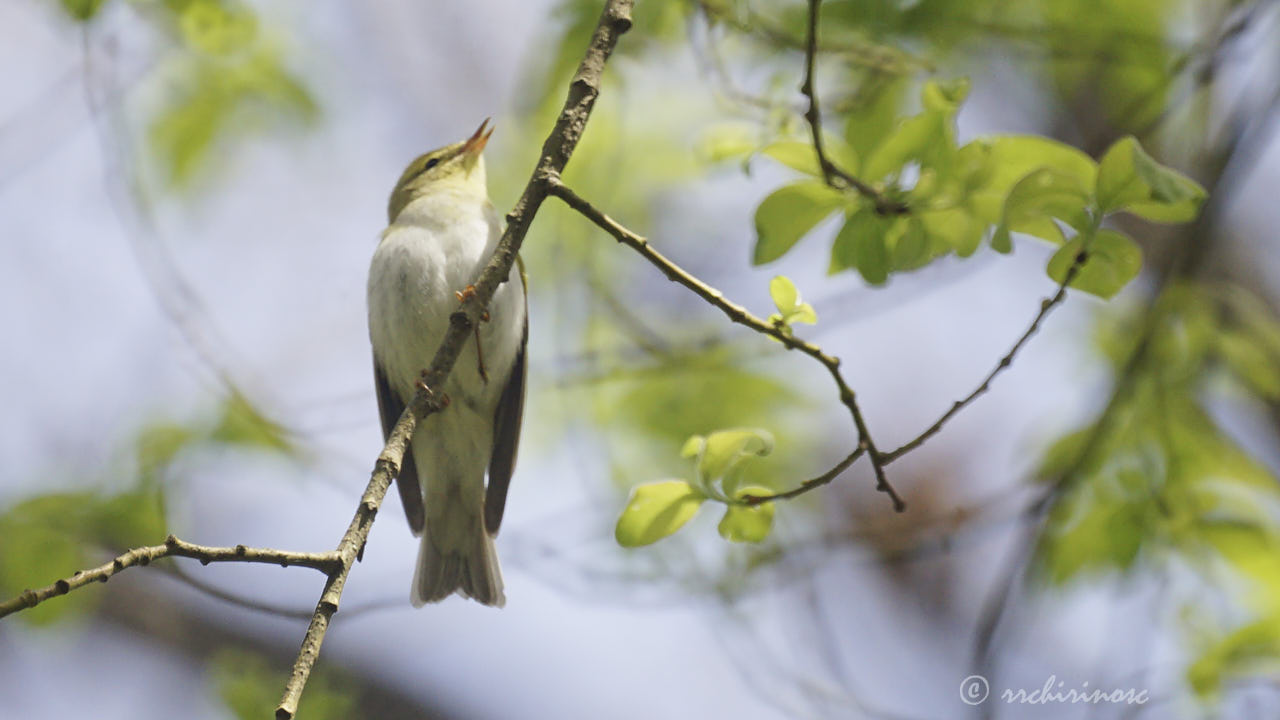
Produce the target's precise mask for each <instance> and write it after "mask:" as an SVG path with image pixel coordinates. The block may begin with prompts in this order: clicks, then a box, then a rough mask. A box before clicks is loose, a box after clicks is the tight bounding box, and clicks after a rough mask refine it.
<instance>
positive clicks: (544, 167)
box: [276, 0, 634, 720]
mask: <svg viewBox="0 0 1280 720" xmlns="http://www.w3.org/2000/svg"><path fill="white" fill-rule="evenodd" d="M633 4H634V3H633V0H609V2H607V3H606V4H605V7H604V11H603V12H602V13H601V15H600V20H599V21H598V23H597V24H596V29H595V32H594V33H593V34H592V36H591V44H590V46H589V47H588V48H587V52H586V55H585V56H584V57H583V59H582V63H581V64H580V65H579V66H578V71H577V72H576V73H575V74H574V76H573V80H572V82H571V83H570V85H569V93H568V97H567V98H566V99H565V103H564V107H563V108H562V109H561V111H560V116H559V117H558V118H557V119H556V124H555V127H554V128H553V129H552V131H551V133H550V134H549V135H548V136H547V140H546V142H544V143H543V145H542V153H541V155H540V156H539V160H538V164H537V166H536V167H535V168H534V171H533V176H532V177H531V178H530V179H529V183H528V184H527V185H526V186H525V189H524V192H523V193H522V194H521V196H520V199H519V201H517V202H516V205H515V208H514V209H512V211H511V212H510V213H508V214H507V229H506V231H505V232H504V233H503V235H502V239H501V240H499V242H498V246H497V248H495V249H494V252H493V257H491V258H490V259H489V262H488V264H486V265H485V267H484V270H483V271H482V272H481V273H480V277H479V279H478V280H476V282H475V293H474V294H472V295H470V296H469V297H467V298H466V299H465V300H464V301H463V303H462V305H461V306H460V307H459V309H458V310H457V311H456V312H454V313H453V315H452V316H450V318H449V332H448V333H447V334H446V335H445V337H444V340H443V341H442V342H441V343H440V349H439V350H437V351H436V354H435V357H434V358H433V359H432V361H431V365H430V366H429V367H428V368H427V370H426V372H424V373H423V384H422V385H421V386H420V387H419V390H418V393H417V394H416V395H415V396H414V398H413V400H412V401H411V402H410V403H409V406H408V407H407V408H406V409H405V412H404V414H403V415H401V416H400V420H399V421H398V422H397V423H396V425H395V427H394V428H393V429H392V431H391V435H390V437H389V438H388V440H387V444H386V447H385V448H384V449H383V451H382V454H381V455H380V456H379V457H378V462H377V465H376V466H375V468H374V471H373V476H372V477H371V478H370V479H369V485H368V487H367V488H366V490H365V494H364V497H363V498H362V499H361V501H360V506H359V508H358V509H357V510H356V515H355V517H354V518H353V519H352V520H351V525H350V526H349V527H348V528H347V532H346V533H345V534H344V535H343V536H342V540H341V542H340V543H339V544H338V550H337V552H338V554H339V555H340V557H341V562H342V565H341V567H340V568H339V570H338V572H336V573H334V574H333V575H331V576H330V578H329V582H328V583H326V585H325V588H324V592H323V594H321V596H320V601H319V603H317V605H316V610H315V613H314V614H313V615H312V617H311V623H310V625H309V626H308V627H307V633H306V635H305V636H304V637H303V640H302V647H301V649H300V650H299V651H298V657H297V660H296V661H295V662H294V665H293V672H292V673H291V674H290V677H289V681H288V683H287V684H286V685H285V691H284V696H283V697H282V698H281V700H280V705H279V706H278V707H277V708H276V718H277V720H289V719H290V718H293V717H294V716H295V714H296V713H297V711H298V701H299V699H300V698H301V697H302V691H303V689H304V688H305V687H306V684H307V679H308V678H309V677H310V675H311V669H312V668H313V667H314V666H315V662H316V658H318V657H319V655H320V645H321V643H322V642H323V641H324V637H325V633H326V632H327V630H328V628H329V623H330V621H331V620H332V618H333V615H334V613H336V612H337V611H338V601H339V600H340V599H341V597H342V590H343V587H344V585H345V584H346V580H347V576H348V575H349V574H350V572H351V567H352V565H353V564H354V563H355V561H356V558H357V556H358V555H359V553H360V551H361V549H362V548H363V547H364V542H365V540H366V539H367V538H368V536H369V529H370V527H371V526H372V525H373V520H374V517H375V516H376V515H377V512H378V507H379V505H380V504H381V503H382V499H383V497H384V496H385V495H386V492H387V488H388V486H389V485H390V483H391V478H392V477H393V476H394V475H395V472H394V471H396V470H398V469H399V465H400V462H401V460H402V459H403V458H404V451H405V447H406V446H407V445H408V442H409V439H410V438H411V437H412V436H413V431H414V428H415V427H416V425H417V423H418V421H419V419H421V418H424V417H425V416H426V415H428V414H430V413H431V412H435V411H439V410H441V409H443V408H444V406H445V405H447V400H446V399H445V397H444V395H443V394H442V393H433V392H432V391H431V388H438V387H442V386H443V384H444V382H445V380H446V379H447V378H448V377H449V373H450V371H452V370H453V365H454V363H455V362H457V359H458V355H459V354H460V353H461V352H462V347H463V345H464V344H465V343H466V341H467V338H468V336H470V334H471V331H472V328H474V327H475V326H476V323H477V322H479V319H480V316H481V314H483V313H484V312H485V308H487V307H488V305H489V301H490V300H491V299H492V298H493V294H494V292H495V291H496V290H497V289H498V286H499V285H501V284H502V283H503V282H505V281H506V279H507V277H508V276H509V275H510V273H511V266H512V265H513V264H515V261H516V254H517V253H519V252H520V245H521V244H522V243H523V242H524V237H525V235H526V234H527V233H528V231H529V226H530V224H531V223H532V222H533V218H534V216H535V215H536V214H537V212H538V208H539V207H541V205H542V201H543V200H545V199H546V196H547V192H548V190H549V188H550V185H549V184H548V181H547V178H549V177H553V176H556V175H558V174H559V172H560V171H561V170H563V169H564V166H565V165H566V164H567V163H568V162H569V157H570V156H571V155H572V154H573V150H574V148H575V147H577V144H578V140H579V139H580V138H581V137H582V131H583V130H584V129H585V128H586V125H587V119H588V118H589V117H590V116H591V109H592V107H593V106H594V105H595V101H596V97H597V96H598V95H599V94H600V78H601V76H602V74H603V73H604V67H605V63H606V62H607V61H608V59H609V56H610V54H612V52H613V48H614V46H615V45H616V44H617V42H618V37H619V36H621V35H622V34H623V33H625V32H626V31H627V30H629V29H630V28H631V8H632V5H633Z"/></svg>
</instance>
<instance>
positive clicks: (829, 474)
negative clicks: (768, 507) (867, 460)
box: [742, 445, 866, 505]
mask: <svg viewBox="0 0 1280 720" xmlns="http://www.w3.org/2000/svg"><path fill="white" fill-rule="evenodd" d="M864 452H866V450H865V448H863V447H862V446H861V445H859V446H858V447H857V448H854V451H853V452H851V453H849V454H848V455H846V456H845V457H844V459H843V460H841V461H840V462H838V463H836V464H835V466H833V467H832V468H831V469H830V470H828V471H826V472H824V473H822V474H821V475H819V476H817V477H815V478H810V479H808V480H805V481H804V482H802V483H800V484H799V485H797V486H796V487H794V488H791V489H790V490H787V491H785V492H780V493H773V494H771V495H744V496H743V497H742V502H743V503H744V504H746V505H759V504H761V503H766V502H773V501H774V500H790V499H791V498H793V497H799V496H801V495H803V494H805V493H807V492H809V491H810V490H814V489H817V488H820V487H822V486H823V485H826V484H827V483H829V482H831V481H832V480H835V479H836V478H837V477H839V476H840V473H842V472H844V471H845V470H847V469H848V467H849V466H850V465H852V464H853V463H854V461H856V460H857V459H858V458H860V457H862V454H863V453H864Z"/></svg>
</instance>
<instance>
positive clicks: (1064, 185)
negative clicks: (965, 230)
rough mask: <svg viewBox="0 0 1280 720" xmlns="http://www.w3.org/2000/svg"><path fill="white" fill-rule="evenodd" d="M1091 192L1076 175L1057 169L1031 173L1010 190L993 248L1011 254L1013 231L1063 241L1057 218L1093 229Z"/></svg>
mask: <svg viewBox="0 0 1280 720" xmlns="http://www.w3.org/2000/svg"><path fill="white" fill-rule="evenodd" d="M1088 205H1089V193H1088V192H1087V191H1086V190H1085V187H1084V186H1083V185H1081V183H1080V181H1079V179H1077V178H1076V177H1075V176H1074V175H1071V174H1068V173H1064V172H1060V171H1058V170H1055V169H1053V168H1040V169H1039V170H1033V171H1032V172H1030V173H1028V174H1027V175H1026V177H1024V178H1022V179H1021V180H1019V181H1018V183H1017V184H1016V185H1014V186H1013V189H1011V190H1010V191H1009V195H1008V197H1006V198H1005V202H1004V213H1003V216H1002V218H1001V221H1000V225H999V226H998V227H997V228H996V237H997V238H999V242H998V244H997V242H996V241H995V240H994V239H993V241H992V246H993V247H994V248H995V249H996V250H997V251H999V252H1008V251H1009V250H1010V249H1012V246H1011V245H1010V244H1009V242H1008V236H1009V233H1011V232H1021V233H1027V234H1028V235H1034V236H1036V237H1038V238H1043V239H1045V240H1048V241H1050V242H1053V243H1061V242H1062V241H1063V237H1062V230H1061V229H1060V228H1059V227H1058V225H1057V224H1056V223H1055V222H1054V220H1053V219H1054V218H1058V219H1060V220H1063V221H1065V222H1066V223H1067V224H1068V225H1070V226H1072V227H1074V228H1076V229H1077V230H1084V229H1086V228H1088V227H1089V213H1088Z"/></svg>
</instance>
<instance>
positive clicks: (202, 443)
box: [0, 392, 295, 625]
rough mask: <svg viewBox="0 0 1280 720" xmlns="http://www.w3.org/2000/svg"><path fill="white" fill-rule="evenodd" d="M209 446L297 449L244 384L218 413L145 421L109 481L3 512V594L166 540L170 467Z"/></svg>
mask: <svg viewBox="0 0 1280 720" xmlns="http://www.w3.org/2000/svg"><path fill="white" fill-rule="evenodd" d="M211 448H222V449H232V450H238V451H248V452H268V453H283V454H286V455H293V454H294V452H295V451H294V446H293V444H292V443H291V442H290V441H289V440H288V438H287V436H286V433H285V432H284V431H283V430H282V429H281V428H280V427H279V426H278V425H276V424H275V423H273V422H272V421H270V420H267V419H266V418H265V417H264V416H263V415H262V413H261V412H260V411H258V410H257V409H256V408H255V407H254V406H253V405H252V404H251V403H250V402H249V401H248V400H247V399H246V398H245V397H244V396H243V395H241V394H240V393H238V392H232V393H231V394H229V395H228V397H227V398H226V399H225V400H224V402H223V404H222V406H221V407H219V408H218V409H217V413H216V414H215V417H213V418H210V419H207V420H196V421H193V422H191V423H188V424H177V423H172V422H157V423H153V424H151V425H148V426H145V427H143V428H141V429H140V430H139V431H138V432H137V433H136V435H135V436H134V438H133V439H132V441H131V442H129V443H127V450H126V452H125V453H124V455H125V456H124V457H122V458H121V459H120V461H119V462H118V463H115V464H114V466H113V467H111V468H110V470H109V471H108V472H107V473H105V474H104V476H103V477H97V478H92V479H91V482H92V483H93V484H94V485H100V486H103V487H104V488H105V487H108V486H109V487H110V488H111V489H109V490H108V489H78V490H74V491H67V492H54V493H47V494H41V495H35V496H32V497H30V498H27V499H25V500H22V501H20V502H18V503H15V504H14V505H12V506H10V507H8V508H6V509H5V511H4V513H3V514H0V538H4V542H2V543H0V595H3V596H6V597H9V596H13V595H17V594H19V593H20V592H22V591H23V590H25V589H27V588H33V587H40V586H43V585H48V584H49V583H52V582H53V581H55V580H56V579H58V578H61V577H66V576H67V575H70V574H71V573H73V572H75V571H77V570H84V569H87V568H89V567H91V566H95V565H98V564H100V563H102V562H103V561H104V560H106V559H107V558H108V557H109V556H111V555H114V554H117V553H120V552H123V551H125V550H127V549H129V548H134V547H139V546H142V545H154V544H157V543H160V542H162V541H163V540H164V537H165V535H167V534H168V532H169V526H168V520H167V518H166V514H165V494H166V492H167V490H168V489H169V485H170V478H168V475H169V473H170V471H171V469H172V468H173V467H174V465H175V463H177V462H178V460H179V459H180V458H181V457H183V456H184V455H186V454H188V453H191V452H194V451H199V450H208V449H211ZM96 598H97V593H95V592H93V590H92V589H84V590H80V591H78V592H74V593H71V594H70V595H68V596H66V597H60V598H57V599H54V600H51V601H49V602H45V603H41V604H40V605H37V606H36V607H34V608H31V609H29V610H25V611H23V612H22V613H20V615H19V617H20V618H22V619H23V620H25V621H26V622H30V623H33V624H38V625H44V624H49V623H52V622H55V621H58V620H62V619H65V618H68V617H72V616H75V615H77V614H80V613H83V612H84V611H85V610H88V609H90V608H92V607H93V605H94V603H95V601H96Z"/></svg>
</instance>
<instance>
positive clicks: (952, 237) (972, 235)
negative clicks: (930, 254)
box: [919, 207, 985, 257]
mask: <svg viewBox="0 0 1280 720" xmlns="http://www.w3.org/2000/svg"><path fill="white" fill-rule="evenodd" d="M919 218H920V222H921V224H922V225H923V226H924V231H925V233H926V234H928V235H929V237H934V238H938V239H939V240H941V241H942V242H943V243H944V244H945V245H947V246H948V247H950V248H951V249H952V250H954V251H955V253H956V254H957V255H959V256H960V257H969V256H970V255H972V254H973V253H974V251H976V250H977V249H978V246H979V245H981V244H982V235H983V230H984V229H985V226H984V224H983V223H982V222H981V221H979V220H978V219H977V218H976V217H974V216H973V213H971V212H970V211H969V210H968V209H967V208H959V207H955V208H947V209H945V210H930V211H925V212H921V213H920V214H919Z"/></svg>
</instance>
